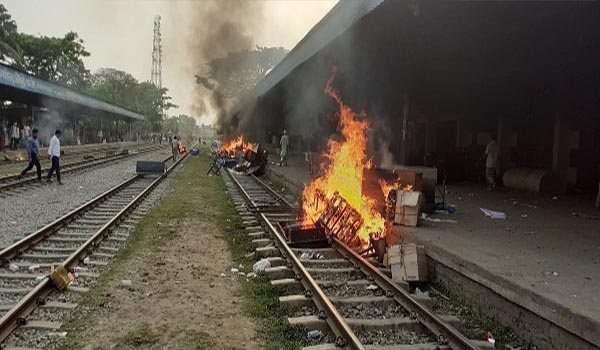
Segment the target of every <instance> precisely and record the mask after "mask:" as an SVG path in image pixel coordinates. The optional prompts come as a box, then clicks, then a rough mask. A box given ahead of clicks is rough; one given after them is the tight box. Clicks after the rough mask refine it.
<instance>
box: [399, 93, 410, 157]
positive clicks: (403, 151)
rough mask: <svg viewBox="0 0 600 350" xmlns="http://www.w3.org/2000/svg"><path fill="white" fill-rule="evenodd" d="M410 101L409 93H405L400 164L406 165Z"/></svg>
mask: <svg viewBox="0 0 600 350" xmlns="http://www.w3.org/2000/svg"><path fill="white" fill-rule="evenodd" d="M409 108H410V106H409V100H408V93H406V92H405V93H404V103H403V106H402V135H401V136H402V137H401V141H400V145H401V147H400V157H399V158H400V159H399V161H400V164H406V160H407V156H408V150H407V147H408V142H406V140H407V138H408V137H407V136H408V113H409Z"/></svg>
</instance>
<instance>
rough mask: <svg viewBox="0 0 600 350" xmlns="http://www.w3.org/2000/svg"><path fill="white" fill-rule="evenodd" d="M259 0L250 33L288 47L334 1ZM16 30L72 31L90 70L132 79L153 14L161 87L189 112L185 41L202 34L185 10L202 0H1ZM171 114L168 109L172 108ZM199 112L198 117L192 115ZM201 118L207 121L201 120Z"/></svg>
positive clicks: (148, 43)
mask: <svg viewBox="0 0 600 350" xmlns="http://www.w3.org/2000/svg"><path fill="white" fill-rule="evenodd" d="M252 1H254V2H259V1H264V6H263V7H264V10H263V12H264V16H263V19H261V24H260V25H259V26H258V27H257V29H256V32H255V33H252V35H253V36H254V39H255V40H256V43H257V44H258V45H261V46H283V47H285V48H287V49H291V48H292V47H293V46H294V45H295V44H296V43H297V42H298V41H299V40H300V39H301V38H302V37H303V36H304V35H305V34H306V33H307V32H308V30H310V28H312V26H313V25H315V24H316V23H317V22H318V21H319V20H320V19H321V18H322V17H323V16H324V15H325V14H326V13H327V11H329V10H330V9H331V7H333V5H335V3H336V2H337V0H252ZM3 4H4V5H5V6H6V8H7V9H8V11H9V12H10V13H11V14H12V16H13V18H14V19H15V20H16V22H17V25H18V27H19V31H21V32H25V33H30V34H43V35H51V36H63V35H64V34H65V33H67V32H68V31H75V32H77V33H78V34H79V35H80V36H81V38H82V39H83V40H84V41H85V43H84V44H85V47H86V49H87V50H88V51H89V52H90V53H91V56H90V57H88V58H87V59H86V60H85V63H86V66H87V67H88V68H89V69H90V70H91V71H92V72H93V71H95V70H96V69H98V68H100V67H112V68H116V69H120V70H124V71H127V72H129V73H131V74H132V75H133V76H134V77H136V78H137V79H138V80H141V81H146V80H149V79H150V69H151V65H152V57H151V54H152V38H153V32H152V30H153V19H154V15H156V14H160V15H161V16H162V29H161V32H162V38H163V48H164V49H163V50H164V52H163V67H162V77H163V86H166V87H167V88H169V90H170V95H171V96H173V98H174V100H175V103H176V104H178V105H179V106H180V108H179V110H178V111H175V113H186V114H192V111H191V107H190V106H191V99H192V96H193V95H192V88H193V86H194V76H193V74H191V71H190V68H191V67H190V66H189V64H190V63H189V62H186V59H185V58H186V54H185V49H184V46H185V44H184V43H185V42H187V41H189V40H194V38H195V37H196V36H199V35H202V33H190V32H189V30H186V29H188V27H189V25H188V24H189V23H186V20H187V19H186V18H185V17H186V13H187V12H188V11H190V9H194V11H196V10H199V11H201V10H202V6H203V0H195V1H194V0H192V1H189V0H45V1H38V0H4V1H3ZM172 113H173V112H172ZM196 117H200V116H196ZM203 122H210V121H209V120H206V119H204V120H203Z"/></svg>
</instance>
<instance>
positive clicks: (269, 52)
mask: <svg viewBox="0 0 600 350" xmlns="http://www.w3.org/2000/svg"><path fill="white" fill-rule="evenodd" d="M287 53H288V50H286V49H284V48H283V47H261V46H257V47H256V49H254V50H248V51H238V52H230V53H229V54H227V56H226V57H222V58H216V59H213V60H212V61H210V62H208V63H207V65H208V68H209V70H208V72H207V73H206V75H196V82H197V83H198V84H201V85H203V86H204V87H205V88H206V89H208V90H218V91H219V92H221V94H223V95H224V96H228V97H231V96H238V95H240V94H243V93H244V92H246V91H249V90H250V89H252V88H253V87H254V86H255V85H256V84H257V83H258V81H260V80H261V79H262V78H263V77H264V76H265V75H267V73H268V72H269V71H270V70H271V69H272V68H273V67H275V65H276V64H278V63H279V62H280V61H281V60H282V59H283V57H285V55H286V54H287Z"/></svg>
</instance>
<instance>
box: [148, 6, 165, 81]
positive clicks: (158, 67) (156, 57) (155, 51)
mask: <svg viewBox="0 0 600 350" xmlns="http://www.w3.org/2000/svg"><path fill="white" fill-rule="evenodd" d="M150 82H152V84H154V85H155V86H157V87H159V88H161V87H162V44H161V42H160V15H156V16H154V42H153V44H152V76H151V77H150Z"/></svg>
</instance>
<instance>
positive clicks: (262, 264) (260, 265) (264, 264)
mask: <svg viewBox="0 0 600 350" xmlns="http://www.w3.org/2000/svg"><path fill="white" fill-rule="evenodd" d="M269 267H271V262H270V261H269V259H260V260H259V261H257V262H256V263H255V264H254V265H253V266H252V271H254V272H256V273H258V272H264V271H265V270H266V269H268V268H269Z"/></svg>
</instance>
